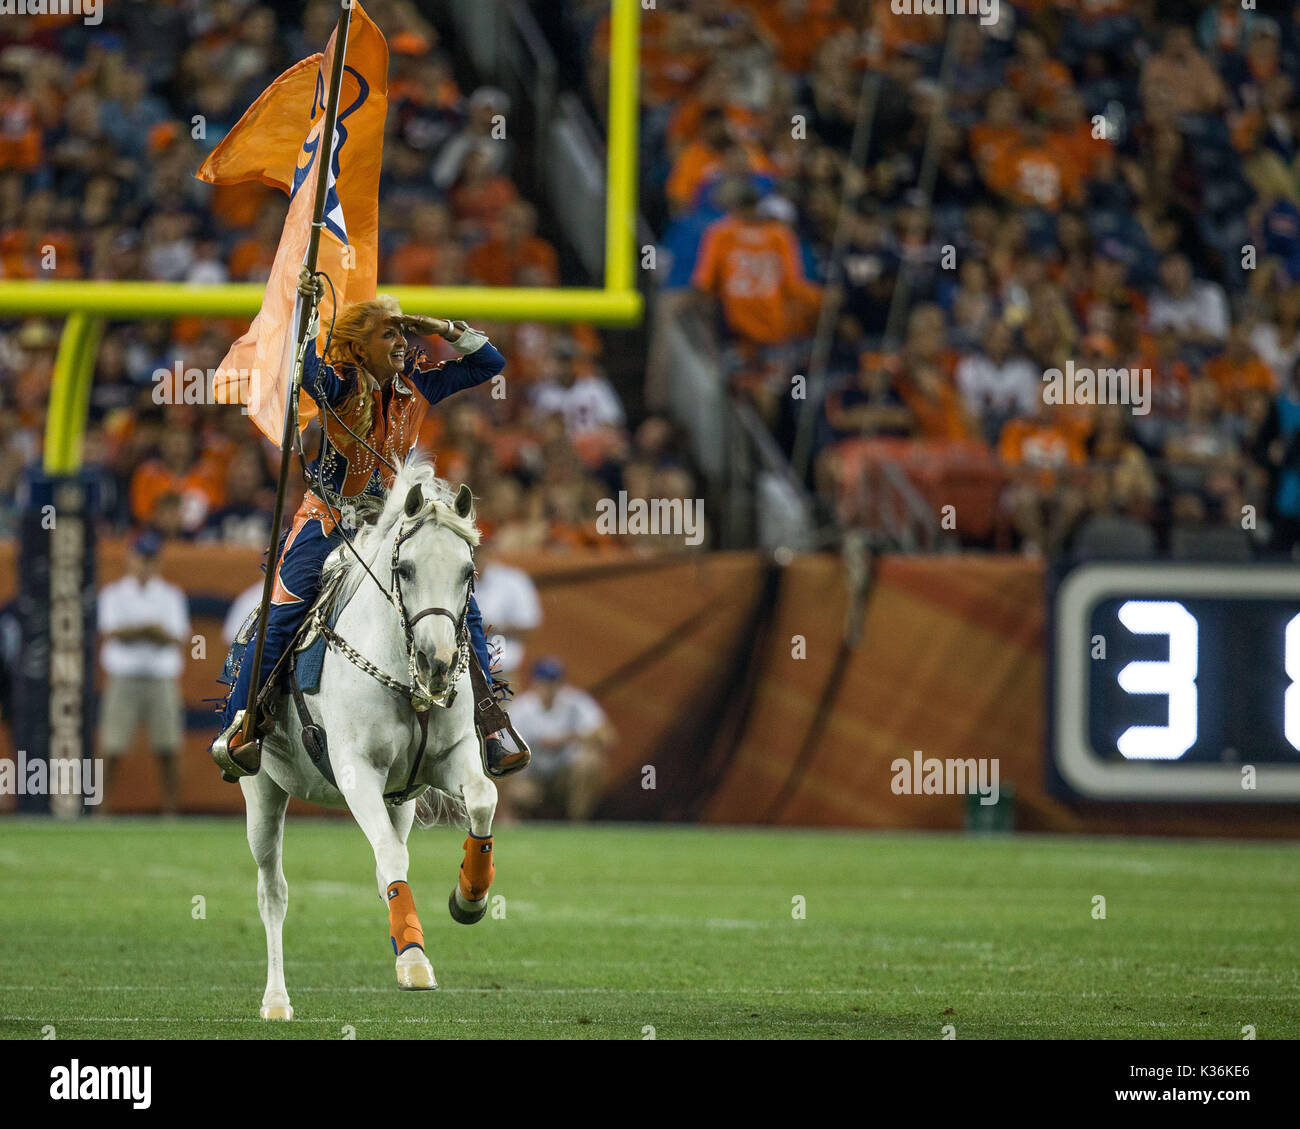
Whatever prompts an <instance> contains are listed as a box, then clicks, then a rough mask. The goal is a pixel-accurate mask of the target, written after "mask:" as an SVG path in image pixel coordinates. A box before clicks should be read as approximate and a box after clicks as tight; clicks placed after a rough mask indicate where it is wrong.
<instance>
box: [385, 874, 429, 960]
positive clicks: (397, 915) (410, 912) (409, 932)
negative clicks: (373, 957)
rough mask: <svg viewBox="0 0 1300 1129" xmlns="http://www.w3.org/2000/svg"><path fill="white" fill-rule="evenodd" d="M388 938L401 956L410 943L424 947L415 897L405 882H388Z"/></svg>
mask: <svg viewBox="0 0 1300 1129" xmlns="http://www.w3.org/2000/svg"><path fill="white" fill-rule="evenodd" d="M388 939H389V940H390V941H392V942H393V952H395V953H396V954H397V955H398V956H401V954H402V951H403V950H404V949H409V948H410V947H411V946H412V945H418V946H419V947H420V948H421V949H423V948H424V930H423V929H421V928H420V917H419V915H418V914H417V913H416V912H415V899H414V898H413V897H411V887H410V886H408V885H407V884H406V883H405V882H390V883H389V884H388Z"/></svg>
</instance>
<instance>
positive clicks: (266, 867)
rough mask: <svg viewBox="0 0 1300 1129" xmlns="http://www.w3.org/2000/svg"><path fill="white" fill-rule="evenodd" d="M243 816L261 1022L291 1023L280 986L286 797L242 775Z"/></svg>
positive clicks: (263, 777)
mask: <svg viewBox="0 0 1300 1129" xmlns="http://www.w3.org/2000/svg"><path fill="white" fill-rule="evenodd" d="M239 785H240V788H241V789H242V790H243V793H244V807H245V810H246V812H247V818H248V846H249V849H250V850H251V851H252V852H253V861H254V862H256V863H257V911H258V913H260V914H261V916H262V925H263V926H264V927H265V929H266V991H265V993H264V994H263V995H262V1018H263V1019H292V1018H293V1005H292V1004H290V1003H289V993H288V991H287V990H286V989H285V986H284V948H283V930H284V915H285V913H286V911H287V910H288V907H289V884H288V883H287V882H286V881H285V880H284V867H283V865H282V853H283V852H282V848H283V845H284V812H285V808H286V807H288V804H289V793H288V792H286V791H284V789H283V788H281V787H280V786H279V785H278V784H276V783H275V781H274V780H272V779H271V777H270V774H269V773H267V772H260V773H258V774H257V775H256V776H245V777H244V778H243V779H242V780H240V782H239Z"/></svg>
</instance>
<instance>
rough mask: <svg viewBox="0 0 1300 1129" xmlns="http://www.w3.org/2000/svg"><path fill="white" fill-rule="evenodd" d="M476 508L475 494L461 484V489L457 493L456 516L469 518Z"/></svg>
mask: <svg viewBox="0 0 1300 1129" xmlns="http://www.w3.org/2000/svg"><path fill="white" fill-rule="evenodd" d="M473 508H474V492H473V491H472V490H471V489H470V488H469V487H468V486H466V485H465V484H464V483H461V487H460V489H459V490H457V491H456V516H457V517H469V511H470V510H472V509H473Z"/></svg>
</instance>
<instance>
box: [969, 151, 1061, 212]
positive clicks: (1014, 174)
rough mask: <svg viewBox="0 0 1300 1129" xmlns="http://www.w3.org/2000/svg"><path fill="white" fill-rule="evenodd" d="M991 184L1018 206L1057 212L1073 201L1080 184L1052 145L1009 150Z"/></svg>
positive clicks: (991, 172)
mask: <svg viewBox="0 0 1300 1129" xmlns="http://www.w3.org/2000/svg"><path fill="white" fill-rule="evenodd" d="M988 177H989V183H990V185H992V187H994V188H995V189H997V190H998V191H999V192H1002V193H1004V194H1005V195H1007V196H1010V197H1011V198H1012V199H1013V200H1014V201H1015V202H1016V203H1017V204H1023V205H1027V206H1029V207H1036V208H1045V209H1047V210H1048V211H1053V212H1054V211H1056V210H1057V209H1058V208H1060V206H1061V205H1062V203H1064V202H1065V201H1066V199H1074V198H1076V197H1077V196H1078V194H1079V191H1080V187H1081V186H1080V183H1079V181H1078V180H1077V179H1076V178H1075V176H1074V163H1073V161H1072V160H1071V159H1069V158H1067V157H1066V156H1065V155H1064V154H1063V153H1061V152H1060V151H1059V150H1058V149H1055V148H1053V147H1052V146H1050V145H1042V146H1031V145H1021V146H1018V147H1016V148H1011V149H1007V150H1005V151H1004V152H1003V153H1002V156H1001V157H1000V158H999V159H998V160H997V161H995V162H994V164H993V166H992V167H991V168H990V169H989V173H988Z"/></svg>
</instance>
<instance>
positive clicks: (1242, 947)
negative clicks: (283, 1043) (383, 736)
mask: <svg viewBox="0 0 1300 1129" xmlns="http://www.w3.org/2000/svg"><path fill="white" fill-rule="evenodd" d="M411 845H412V867H411V881H412V887H413V889H414V891H415V896H416V901H417V905H418V906H419V907H420V911H421V917H422V919H423V923H424V928H425V936H426V939H427V941H428V948H429V953H430V957H431V958H432V960H433V965H434V969H435V971H436V973H437V976H438V981H439V983H440V985H441V988H442V990H441V991H438V992H419V993H415V992H400V991H398V990H397V987H396V984H395V982H394V976H393V958H392V955H391V950H390V949H389V946H388V937H387V915H386V912H385V910H384V907H383V905H382V904H381V902H380V900H379V898H378V894H377V891H376V889H375V887H374V879H373V873H374V866H373V861H372V858H371V855H370V849H369V846H368V844H367V843H366V841H365V839H364V838H363V837H362V835H361V833H360V831H359V830H358V829H357V828H356V827H355V825H353V824H352V823H351V822H350V821H342V820H338V821H324V820H311V819H299V820H296V821H291V822H290V824H289V827H288V832H287V836H286V858H285V873H286V875H287V877H288V880H289V917H288V921H287V922H286V925H285V955H286V968H287V980H288V987H289V994H290V996H291V997H292V999H293V1004H294V1008H295V1011H296V1017H295V1019H294V1020H293V1022H292V1023H289V1024H268V1023H264V1022H262V1021H261V1020H260V1019H259V1018H258V1015H257V1009H258V1005H259V1003H260V1000H261V993H262V987H263V983H264V975H265V963H264V956H265V949H264V944H263V933H262V926H261V922H260V920H259V919H258V916H257V907H256V904H255V896H254V886H255V870H254V867H253V864H252V861H251V859H250V857H249V855H248V851H247V847H246V845H245V843H244V838H243V825H242V822H240V821H238V820H234V819H230V820H218V819H210V820H209V819H184V820H172V821H152V820H125V821H124V820H116V821H114V820H106V821H98V822H96V821H83V822H81V823H78V824H75V825H64V824H57V823H53V822H49V821H33V820H15V819H9V820H5V821H3V822H2V823H0V942H2V943H3V951H4V958H5V959H4V963H3V969H2V970H0V1036H4V1037H6V1038H18V1039H38V1038H41V1036H42V1029H43V1028H44V1027H45V1026H46V1025H52V1026H53V1027H54V1028H55V1031H56V1034H57V1037H58V1038H60V1039H67V1038H148V1037H161V1038H178V1039H179V1038H184V1039H194V1038H229V1037H236V1038H259V1037H261V1038H320V1039H339V1038H343V1037H345V1036H346V1035H347V1033H348V1032H347V1029H351V1030H353V1031H354V1032H355V1037H356V1038H358V1039H380V1038H413V1037H415V1038H419V1037H432V1038H447V1037H450V1038H459V1037H465V1036H488V1037H505V1038H511V1037H526V1038H539V1037H540V1038H570V1037H572V1038H612V1039H641V1038H643V1037H647V1035H648V1032H646V1031H645V1029H646V1028H647V1027H653V1028H654V1034H655V1037H657V1038H660V1039H680V1038H692V1037H725V1038H769V1037H786V1038H893V1039H899V1038H902V1039H939V1038H942V1037H943V1033H944V1032H943V1029H944V1027H945V1025H952V1026H953V1027H954V1028H955V1032H956V1037H957V1038H958V1039H978V1038H997V1039H1005V1038H1012V1039H1015V1038H1021V1039H1024V1038H1030V1039H1042V1038H1099V1039H1107V1038H1121V1037H1137V1038H1159V1039H1166V1038H1207V1039H1240V1038H1241V1034H1242V1032H1241V1029H1242V1027H1243V1026H1245V1025H1251V1026H1254V1027H1255V1029H1256V1032H1257V1036H1258V1037H1259V1038H1261V1039H1276V1038H1296V1037H1298V1036H1300V1006H1298V1005H1300V973H1298V972H1297V952H1298V950H1300V944H1298V938H1300V898H1297V892H1298V888H1300V848H1297V847H1295V846H1287V845H1280V846H1279V845H1257V844H1239V843H1203V842H1171V841H1154V840H1132V839H1130V840H1113V839H1112V840H1101V839H1082V838H1059V837H1026V836H1020V837H1013V838H972V837H963V836H937V835H936V836H929V835H915V834H911V835H884V834H850V833H836V832H814V831H764V830H730V829H707V830H706V829H700V828H670V827H668V828H658V827H639V826H638V827H627V826H613V825H605V826H588V827H565V826H557V825H536V824H534V825H530V826H523V827H518V826H515V827H506V828H498V835H497V882H496V885H495V886H494V887H493V894H494V895H501V896H502V897H503V898H504V903H502V904H500V905H501V906H502V908H504V917H503V918H499V919H496V920H493V919H492V918H491V917H489V918H487V919H485V920H484V921H482V922H480V923H479V924H478V925H475V926H473V927H470V928H466V927H465V926H461V925H456V924H455V923H454V922H452V920H451V919H450V917H448V915H447V910H446V899H447V894H448V892H449V891H450V889H451V886H452V883H453V881H454V879H455V874H456V868H457V866H458V864H459V859H460V849H459V845H460V837H459V836H458V835H457V833H456V832H455V831H453V830H449V829H440V830H435V831H427V832H416V833H415V834H413V835H412V841H411ZM1096 895H1102V896H1104V897H1105V899H1106V919H1105V920H1104V921H1102V920H1095V919H1094V917H1093V898H1094V896H1096ZM196 896H201V897H202V899H203V901H204V910H205V916H203V917H202V918H197V917H196V916H194V914H195V909H194V906H195V901H194V899H195V898H196ZM796 896H801V897H802V898H803V899H804V900H805V905H806V917H805V918H804V919H803V920H796V919H795V917H794V916H793V910H794V909H795V905H796V902H795V899H796Z"/></svg>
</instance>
